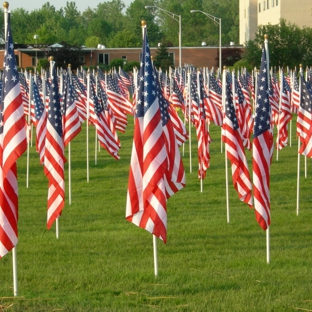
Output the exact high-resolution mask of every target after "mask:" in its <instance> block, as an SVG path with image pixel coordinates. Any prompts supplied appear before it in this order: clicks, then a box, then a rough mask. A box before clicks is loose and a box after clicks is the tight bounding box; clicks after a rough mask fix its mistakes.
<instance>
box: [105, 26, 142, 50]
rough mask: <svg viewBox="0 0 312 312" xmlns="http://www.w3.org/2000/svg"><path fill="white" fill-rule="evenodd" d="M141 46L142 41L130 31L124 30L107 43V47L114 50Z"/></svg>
mask: <svg viewBox="0 0 312 312" xmlns="http://www.w3.org/2000/svg"><path fill="white" fill-rule="evenodd" d="M141 44H142V39H141V38H138V36H136V35H135V34H133V33H132V32H131V31H130V30H128V29H124V30H122V31H119V32H118V33H117V34H116V35H115V36H114V37H113V38H112V39H111V40H109V42H108V46H109V47H114V48H126V47H130V48H131V47H132V48H134V47H138V46H140V45H141Z"/></svg>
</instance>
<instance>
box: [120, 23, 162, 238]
mask: <svg viewBox="0 0 312 312" xmlns="http://www.w3.org/2000/svg"><path fill="white" fill-rule="evenodd" d="M143 38H144V39H143V47H142V57H141V66H140V74H139V75H140V76H139V81H140V83H139V90H138V98H137V104H136V107H135V128H134V137H133V147H132V154H131V162H130V172H129V181H128V192H127V205H126V219H127V220H128V221H130V222H132V223H134V224H135V225H137V226H139V227H141V228H143V229H145V230H147V231H148V232H150V233H152V234H154V235H155V236H157V237H159V238H160V239H162V240H163V241H164V242H166V239H167V206H166V202H167V194H166V181H165V174H166V171H167V168H168V159H167V152H166V139H165V135H164V133H163V128H162V119H161V114H160V108H159V101H158V96H157V81H156V79H157V77H156V74H155V71H154V70H153V67H152V62H151V56H150V48H149V44H148V40H147V35H146V28H145V29H144V36H143Z"/></svg>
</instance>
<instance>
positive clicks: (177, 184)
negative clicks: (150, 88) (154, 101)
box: [157, 81, 185, 198]
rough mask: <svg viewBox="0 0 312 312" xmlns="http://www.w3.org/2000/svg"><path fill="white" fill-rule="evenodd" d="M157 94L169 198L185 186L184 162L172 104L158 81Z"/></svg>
mask: <svg viewBox="0 0 312 312" xmlns="http://www.w3.org/2000/svg"><path fill="white" fill-rule="evenodd" d="M157 96H158V99H159V100H158V101H159V109H160V115H161V121H162V127H163V132H164V135H165V140H166V150H167V160H168V168H167V171H166V175H165V180H166V193H167V198H169V197H170V196H172V195H173V194H174V193H176V192H178V191H179V190H181V189H182V188H183V187H185V171H184V166H183V163H182V159H181V155H180V150H179V145H178V140H177V138H176V134H175V131H174V124H173V122H172V119H171V115H170V105H169V102H168V101H167V99H165V97H164V95H163V93H162V90H161V88H160V84H159V83H158V81H157Z"/></svg>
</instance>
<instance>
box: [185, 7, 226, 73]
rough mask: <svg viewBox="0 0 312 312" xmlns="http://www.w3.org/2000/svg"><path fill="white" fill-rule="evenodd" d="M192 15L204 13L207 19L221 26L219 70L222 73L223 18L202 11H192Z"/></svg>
mask: <svg viewBox="0 0 312 312" xmlns="http://www.w3.org/2000/svg"><path fill="white" fill-rule="evenodd" d="M190 12H191V13H197V12H199V13H203V14H204V15H206V16H207V17H209V18H210V19H211V20H213V21H214V22H215V23H216V24H217V25H219V70H220V72H221V70H222V50H221V49H222V45H221V18H218V17H215V16H213V15H211V14H209V13H206V12H203V11H200V10H191V11H190Z"/></svg>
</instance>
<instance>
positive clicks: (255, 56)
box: [243, 19, 312, 68]
mask: <svg viewBox="0 0 312 312" xmlns="http://www.w3.org/2000/svg"><path fill="white" fill-rule="evenodd" d="M264 35H267V36H268V42H269V44H268V45H269V56H270V66H275V67H279V66H280V67H285V68H286V67H287V66H289V67H291V68H294V67H295V66H298V65H299V64H300V63H302V64H303V65H304V66H307V65H310V64H311V62H312V57H311V56H312V52H311V45H312V30H311V29H309V28H304V29H300V28H299V27H298V26H297V25H295V24H292V23H289V22H287V21H286V20H284V19H281V20H280V23H279V24H277V25H270V24H269V25H265V26H260V27H259V28H258V31H257V33H256V36H255V39H254V40H250V41H248V42H247V43H246V49H245V53H244V55H243V58H244V59H246V60H247V61H248V62H250V63H251V64H252V65H253V66H259V64H260V58H261V48H262V45H263V42H264Z"/></svg>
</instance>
